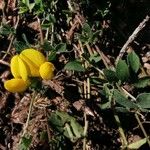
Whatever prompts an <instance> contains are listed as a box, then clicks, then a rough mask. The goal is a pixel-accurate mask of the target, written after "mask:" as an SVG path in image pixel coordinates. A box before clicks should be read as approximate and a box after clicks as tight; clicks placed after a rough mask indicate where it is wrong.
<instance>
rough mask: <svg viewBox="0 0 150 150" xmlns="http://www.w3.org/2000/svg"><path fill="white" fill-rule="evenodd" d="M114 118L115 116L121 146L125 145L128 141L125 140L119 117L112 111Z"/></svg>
mask: <svg viewBox="0 0 150 150" xmlns="http://www.w3.org/2000/svg"><path fill="white" fill-rule="evenodd" d="M114 118H115V121H116V123H117V125H118V131H119V134H120V136H121V138H122V141H121V142H122V146H123V147H127V145H128V142H127V139H126V136H125V133H124V130H123V129H122V126H121V122H120V119H119V117H118V115H117V114H116V113H114Z"/></svg>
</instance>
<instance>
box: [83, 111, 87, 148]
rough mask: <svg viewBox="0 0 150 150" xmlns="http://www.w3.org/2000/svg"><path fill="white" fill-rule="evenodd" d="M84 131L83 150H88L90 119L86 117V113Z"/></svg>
mask: <svg viewBox="0 0 150 150" xmlns="http://www.w3.org/2000/svg"><path fill="white" fill-rule="evenodd" d="M84 122H85V123H84V132H83V136H84V139H83V150H86V136H87V129H88V121H87V117H86V113H84Z"/></svg>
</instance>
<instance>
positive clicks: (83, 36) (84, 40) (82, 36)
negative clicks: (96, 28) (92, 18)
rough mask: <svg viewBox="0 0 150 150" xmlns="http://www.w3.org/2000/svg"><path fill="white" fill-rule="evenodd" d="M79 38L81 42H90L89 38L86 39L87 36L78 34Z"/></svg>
mask: <svg viewBox="0 0 150 150" xmlns="http://www.w3.org/2000/svg"><path fill="white" fill-rule="evenodd" d="M78 37H79V39H80V41H81V42H83V43H86V42H87V41H88V39H89V38H88V37H86V36H85V35H82V34H78Z"/></svg>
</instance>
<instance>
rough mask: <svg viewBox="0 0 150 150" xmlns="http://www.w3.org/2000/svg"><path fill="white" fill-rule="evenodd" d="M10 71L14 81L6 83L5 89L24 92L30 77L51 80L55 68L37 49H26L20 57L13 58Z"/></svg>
mask: <svg viewBox="0 0 150 150" xmlns="http://www.w3.org/2000/svg"><path fill="white" fill-rule="evenodd" d="M10 69H11V73H12V75H13V77H14V78H13V79H10V80H7V81H6V82H5V83H4V87H5V89H7V90H8V91H10V92H13V93H15V92H23V91H25V90H26V89H27V88H28V86H29V84H30V77H41V78H42V79H45V80H51V79H52V78H53V76H54V70H55V67H54V65H53V64H52V63H51V62H48V61H47V60H46V57H45V56H44V55H43V54H42V53H41V52H39V51H37V50H35V49H25V50H23V51H22V52H21V53H20V54H19V55H15V56H13V57H12V59H11V62H10Z"/></svg>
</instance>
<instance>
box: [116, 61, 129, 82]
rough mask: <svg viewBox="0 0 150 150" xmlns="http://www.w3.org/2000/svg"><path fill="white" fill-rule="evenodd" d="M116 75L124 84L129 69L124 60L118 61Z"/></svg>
mask: <svg viewBox="0 0 150 150" xmlns="http://www.w3.org/2000/svg"><path fill="white" fill-rule="evenodd" d="M116 75H117V77H118V79H120V80H121V81H122V82H125V81H127V80H128V78H129V68H128V66H127V64H126V62H125V61H124V60H119V61H118V64H117V66H116Z"/></svg>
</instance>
